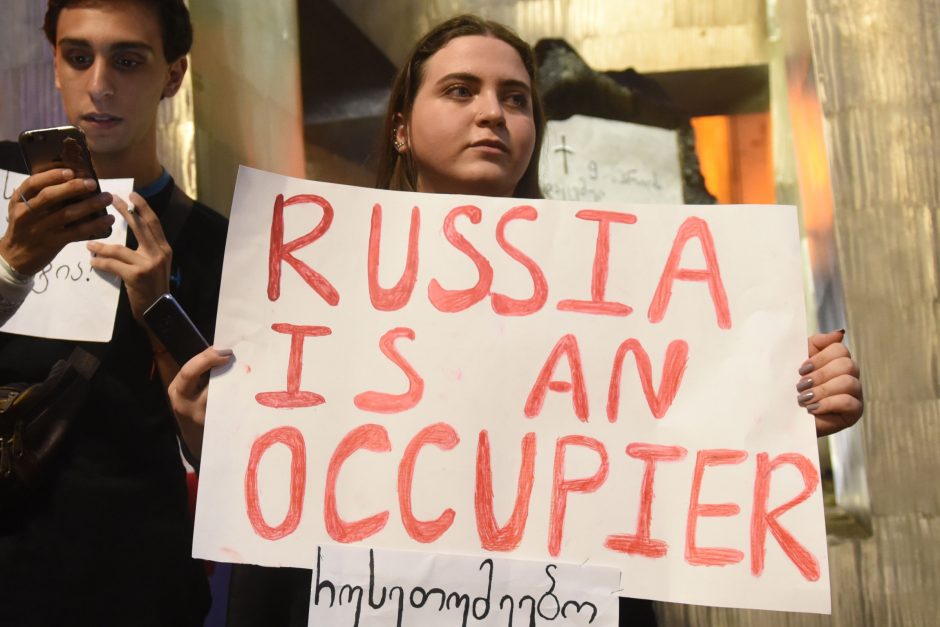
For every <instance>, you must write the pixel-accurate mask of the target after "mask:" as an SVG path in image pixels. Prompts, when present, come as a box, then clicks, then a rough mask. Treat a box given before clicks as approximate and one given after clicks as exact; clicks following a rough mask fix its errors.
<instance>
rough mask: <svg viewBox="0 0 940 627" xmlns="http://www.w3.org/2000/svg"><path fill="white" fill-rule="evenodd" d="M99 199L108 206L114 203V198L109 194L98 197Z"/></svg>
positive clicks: (105, 193)
mask: <svg viewBox="0 0 940 627" xmlns="http://www.w3.org/2000/svg"><path fill="white" fill-rule="evenodd" d="M98 199H99V200H100V201H101V202H103V203H105V204H106V205H110V204H111V203H112V202H114V198H112V197H111V194H109V193H108V192H104V193H102V194H101V195H100V196H98Z"/></svg>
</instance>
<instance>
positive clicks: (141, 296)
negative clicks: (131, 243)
mask: <svg viewBox="0 0 940 627" xmlns="http://www.w3.org/2000/svg"><path fill="white" fill-rule="evenodd" d="M130 198H131V202H133V203H134V210H133V211H129V210H128V206H127V203H126V202H124V200H122V199H121V198H118V197H117V196H115V197H114V206H115V208H116V209H117V210H118V211H119V212H120V213H121V215H122V216H124V219H125V220H127V226H129V227H130V229H131V231H133V233H134V237H136V238H137V248H136V249H133V250H132V249H130V248H128V247H127V246H124V245H121V244H102V243H101V242H88V245H87V246H88V250H90V251H91V252H92V253H94V255H95V256H94V257H92V259H91V267H92V268H94V269H95V270H104V271H105V272H110V273H111V274H115V275H117V276H119V277H120V278H121V280H122V281H124V286H125V288H126V289H127V298H128V300H129V301H130V304H131V311H132V312H133V314H134V319H135V320H137V322H138V323H139V324H143V313H144V311H145V310H146V309H147V308H148V307H149V306H150V305H152V304H153V303H154V301H156V300H157V298H159V297H160V296H161V295H162V294H166V293H167V292H169V291H170V263H171V261H172V259H173V249H171V248H170V245H169V243H167V241H166V236H164V235H163V228H162V227H161V226H160V219H159V218H158V217H157V214H155V213H154V212H153V209H151V208H150V205H148V204H147V201H146V200H144V198H143V196H141V195H140V194H137V193H136V192H132V193H131V197H130Z"/></svg>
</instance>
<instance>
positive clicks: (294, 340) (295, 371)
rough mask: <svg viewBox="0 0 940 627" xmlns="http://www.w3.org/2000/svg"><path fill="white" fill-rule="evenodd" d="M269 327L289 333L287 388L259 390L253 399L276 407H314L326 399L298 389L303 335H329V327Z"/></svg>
mask: <svg viewBox="0 0 940 627" xmlns="http://www.w3.org/2000/svg"><path fill="white" fill-rule="evenodd" d="M271 328H272V329H274V330H275V331H277V332H278V333H289V334H290V336H291V338H290V358H289V360H288V362H287V390H286V391H281V392H260V393H258V394H255V400H256V401H257V402H258V403H259V404H261V405H264V406H265V407H274V408H277V409H294V408H297V407H314V406H315V405H320V404H322V403H324V402H325V401H326V399H324V398H323V397H322V396H321V395H319V394H317V393H316V392H307V391H304V390H301V389H300V375H301V373H302V372H303V367H304V363H303V353H304V338H305V337H320V336H323V335H330V333H332V331H330V328H329V327H316V326H303V325H296V324H286V323H276V324H272V325H271Z"/></svg>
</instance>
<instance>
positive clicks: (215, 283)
mask: <svg viewBox="0 0 940 627" xmlns="http://www.w3.org/2000/svg"><path fill="white" fill-rule="evenodd" d="M227 233H228V220H226V219H225V218H224V217H222V216H221V215H219V214H218V213H216V212H215V211H212V210H211V209H209V208H208V207H206V206H205V205H203V204H201V203H198V202H197V203H194V204H193V209H192V212H191V214H190V216H189V219H188V220H187V221H186V225H185V226H184V227H183V230H182V232H181V233H180V236H179V239H178V240H177V242H176V244H175V245H174V247H173V256H174V259H175V260H176V261H177V263H174V266H175V268H174V272H175V273H176V274H177V277H176V279H177V280H176V281H172V280H171V284H172V283H174V282H175V283H176V285H174V286H173V289H172V291H173V294H174V296H176V298H177V299H178V300H179V301H180V304H181V305H182V306H183V309H185V310H186V312H187V313H188V314H189V317H190V318H192V320H193V322H195V323H196V326H197V327H198V328H199V330H200V331H202V334H203V335H204V336H206V339H208V340H209V342H210V343H211V342H212V341H213V339H214V337H215V317H216V311H217V309H218V304H219V286H220V283H221V281H222V259H223V257H224V255H225V237H226V234H227Z"/></svg>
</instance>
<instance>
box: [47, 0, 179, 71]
mask: <svg viewBox="0 0 940 627" xmlns="http://www.w3.org/2000/svg"><path fill="white" fill-rule="evenodd" d="M130 1H133V2H139V3H141V4H143V5H145V6H147V7H149V8H150V9H151V10H153V12H154V13H155V14H156V16H157V19H158V20H160V31H161V33H162V34H163V56H164V57H165V58H166V61H167V63H172V62H174V61H176V60H177V59H179V58H180V57H182V56H184V55H185V54H186V53H188V52H189V49H190V47H192V45H193V24H192V22H191V21H190V19H189V9H187V8H186V4H185V2H184V1H183V0H49V5H48V7H47V8H46V18H45V20H44V21H43V25H42V29H43V31H44V32H45V33H46V39H48V40H49V43H51V44H52V45H53V46H55V42H56V28H57V27H58V25H59V14H60V13H61V12H62V9H67V8H69V7H77V6H82V5H88V6H94V5H97V4H107V3H109V2H112V3H120V2H130Z"/></svg>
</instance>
